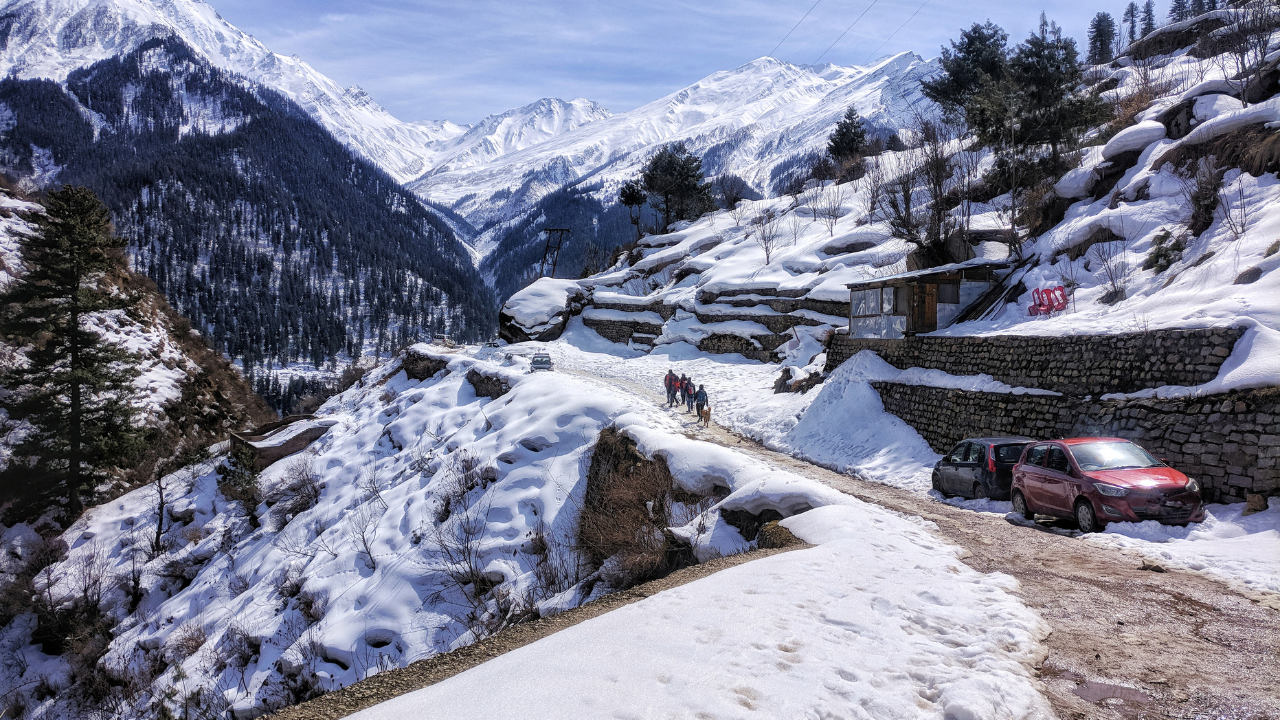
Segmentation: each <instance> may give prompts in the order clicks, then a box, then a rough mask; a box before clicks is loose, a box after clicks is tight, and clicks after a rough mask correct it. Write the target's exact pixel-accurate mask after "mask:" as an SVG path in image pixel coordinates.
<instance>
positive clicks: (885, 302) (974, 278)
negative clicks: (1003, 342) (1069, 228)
mask: <svg viewBox="0 0 1280 720" xmlns="http://www.w3.org/2000/svg"><path fill="white" fill-rule="evenodd" d="M1010 266H1011V264H1010V263H1009V262H1008V261H1006V260H986V259H982V258H978V259H974V260H967V261H965V262H962V263H955V264H952V265H943V266H941V267H936V268H929V269H927V270H913V271H911V272H905V273H900V274H898V275H889V276H886V277H881V278H874V279H871V280H864V281H862V282H856V283H850V284H849V285H848V286H847V287H848V288H849V337H869V338H899V337H906V336H910V335H916V334H919V333H930V332H933V331H935V330H939V329H941V328H945V327H947V326H948V325H950V324H952V323H953V322H955V321H956V319H957V318H959V317H960V316H961V315H962V314H963V313H964V311H965V310H966V309H968V308H969V306H971V305H973V303H974V302H976V301H977V300H978V299H979V298H981V297H982V296H983V295H984V294H986V292H987V291H988V290H990V289H991V285H992V283H994V282H996V281H997V280H999V278H1000V276H999V273H1000V271H1002V270H1007V269H1008V268H1009V267H1010Z"/></svg>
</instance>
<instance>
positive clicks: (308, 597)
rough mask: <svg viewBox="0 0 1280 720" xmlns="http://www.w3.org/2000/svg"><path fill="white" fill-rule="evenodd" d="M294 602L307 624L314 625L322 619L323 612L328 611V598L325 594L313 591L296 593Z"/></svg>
mask: <svg viewBox="0 0 1280 720" xmlns="http://www.w3.org/2000/svg"><path fill="white" fill-rule="evenodd" d="M296 602H297V604H298V611H299V612H301V613H302V617H303V618H305V619H306V621H307V624H308V625H315V624H316V623H318V622H320V621H321V620H323V619H324V616H325V613H327V612H329V600H328V597H327V596H325V595H321V594H319V593H315V592H310V591H307V592H300V593H298V596H297V599H296Z"/></svg>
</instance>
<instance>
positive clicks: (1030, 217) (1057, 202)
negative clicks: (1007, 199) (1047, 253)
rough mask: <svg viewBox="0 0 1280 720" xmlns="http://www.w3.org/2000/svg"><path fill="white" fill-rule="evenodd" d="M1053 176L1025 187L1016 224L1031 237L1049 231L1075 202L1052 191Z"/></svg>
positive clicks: (1060, 220)
mask: <svg viewBox="0 0 1280 720" xmlns="http://www.w3.org/2000/svg"><path fill="white" fill-rule="evenodd" d="M1054 183H1055V179H1054V178H1047V179H1045V180H1042V181H1040V182H1038V183H1036V184H1035V185H1032V186H1031V187H1029V188H1027V189H1026V191H1025V192H1024V193H1023V196H1022V203H1021V208H1020V210H1021V211H1020V212H1019V214H1018V218H1017V224H1018V225H1021V226H1022V227H1025V228H1027V232H1028V233H1030V234H1031V235H1032V236H1033V237H1034V236H1039V235H1043V234H1044V233H1047V232H1049V230H1051V229H1052V228H1053V226H1055V225H1057V224H1058V223H1060V222H1062V219H1063V218H1065V217H1066V216H1067V210H1068V209H1070V208H1071V205H1072V204H1073V203H1075V200H1072V199H1070V198H1061V197H1058V194H1057V193H1056V192H1055V191H1054Z"/></svg>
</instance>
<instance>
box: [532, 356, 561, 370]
mask: <svg viewBox="0 0 1280 720" xmlns="http://www.w3.org/2000/svg"><path fill="white" fill-rule="evenodd" d="M554 369H555V368H554V367H552V364H551V356H550V355H548V354H546V353H537V354H536V355H534V356H533V359H532V360H530V361H529V372H538V371H539V370H554Z"/></svg>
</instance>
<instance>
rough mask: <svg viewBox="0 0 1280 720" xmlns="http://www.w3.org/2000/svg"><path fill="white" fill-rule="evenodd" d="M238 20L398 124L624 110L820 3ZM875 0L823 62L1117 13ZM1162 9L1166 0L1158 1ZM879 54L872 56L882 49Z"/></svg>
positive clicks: (492, 0) (288, 12) (710, 67)
mask: <svg viewBox="0 0 1280 720" xmlns="http://www.w3.org/2000/svg"><path fill="white" fill-rule="evenodd" d="M210 1H211V2H212V4H213V5H214V6H215V7H216V8H217V9H218V10H219V12H221V13H222V15H223V17H225V18H226V19H227V20H228V21H230V22H231V23H232V24H234V25H236V26H238V27H239V28H240V29H242V30H244V31H245V32H248V33H250V34H252V35H254V36H255V37H257V38H258V39H259V40H261V41H262V42H264V43H265V44H266V45H267V46H268V47H270V48H271V49H272V50H274V51H276V52H278V53H281V54H284V55H294V54H296V55H299V56H301V57H302V58H303V59H305V60H306V61H307V62H309V63H311V64H312V65H313V66H315V67H316V68H317V69H318V70H320V71H321V72H323V73H325V74H326V75H328V76H329V77H331V78H333V79H334V80H336V81H338V82H339V83H342V84H343V85H360V86H361V87H363V88H364V89H365V90H367V91H369V93H370V94H371V95H372V96H373V97H374V98H375V99H376V100H377V101H378V102H380V103H381V104H382V105H383V106H385V107H386V108H387V109H388V110H390V111H391V112H392V113H393V114H394V115H396V116H397V117H399V118H401V119H403V120H453V121H455V122H475V121H476V120H478V119H480V118H481V117H483V116H485V115H488V114H490V113H495V112H501V111H503V110H507V109H509V108H512V107H518V106H520V105H524V104H526V103H529V102H533V101H534V100H537V99H539V98H542V97H561V98H565V99H571V98H575V97H585V98H589V99H591V100H595V101H597V102H599V103H601V104H602V105H604V106H605V107H607V108H609V109H610V110H613V111H614V112H620V111H625V110H630V109H632V108H634V107H637V106H639V105H643V104H644V103H646V102H649V101H651V100H656V99H658V98H660V97H662V96H664V95H666V94H668V93H671V92H673V91H675V90H678V89H680V88H681V87H684V86H686V85H688V84H690V83H693V82H696V81H697V80H698V79H700V78H702V77H705V76H707V75H709V74H711V73H713V72H715V71H717V70H727V69H730V68H733V67H737V66H738V65H741V64H743V63H746V62H750V61H751V60H754V59H755V58H758V57H761V56H763V55H767V54H769V53H770V51H771V50H773V48H774V46H775V45H777V43H778V41H779V40H782V38H783V36H784V35H786V34H787V31H788V30H790V29H791V28H792V26H794V25H795V24H796V22H797V21H799V20H800V18H801V17H803V16H804V15H805V13H806V11H808V10H809V9H810V8H811V7H813V5H814V0H720V1H718V2H701V3H696V2H680V1H679V0H643V1H642V0H558V1H556V2H551V1H550V0H461V1H460V2H459V1H457V0H454V1H452V2H446V1H445V0H399V1H397V2H382V1H379V2H351V1H349V2H342V1H340V0H305V1H304V0H272V1H271V2H262V0H210ZM921 2H922V0H875V5H874V6H871V9H870V11H869V12H867V13H866V15H865V17H863V18H862V20H861V21H859V22H858V24H857V25H856V26H855V27H854V28H853V30H852V31H850V32H849V33H848V34H847V35H846V36H845V37H844V38H843V39H842V40H840V42H839V43H837V44H836V46H835V47H834V48H833V49H832V50H831V51H830V52H829V53H828V54H827V55H826V57H824V58H823V62H835V63H838V64H842V65H856V64H862V63H865V62H866V61H867V60H868V59H870V56H871V55H872V54H875V55H885V54H888V53H893V52H900V51H904V50H911V51H914V52H917V53H919V54H921V55H923V56H924V57H933V56H935V55H937V53H938V49H939V47H940V46H941V45H942V44H943V43H944V42H946V41H947V40H949V39H951V38H953V37H955V36H956V34H957V32H958V30H959V28H961V27H967V26H968V25H969V24H971V23H973V22H975V21H976V22H981V21H983V20H986V19H988V18H989V19H991V20H994V21H995V22H997V23H999V24H1000V25H1002V26H1004V27H1005V29H1006V30H1008V31H1009V33H1010V35H1011V36H1013V37H1014V38H1016V39H1020V38H1021V37H1023V36H1025V35H1026V34H1027V33H1028V32H1029V31H1031V30H1032V29H1033V28H1034V27H1035V26H1036V24H1037V22H1038V17H1039V13H1040V11H1041V10H1045V11H1047V12H1048V13H1049V16H1050V18H1052V19H1054V20H1057V21H1058V22H1059V23H1060V24H1061V25H1062V26H1063V28H1064V29H1065V30H1066V31H1067V33H1068V34H1071V35H1073V36H1075V37H1077V38H1078V39H1083V37H1084V34H1085V28H1086V27H1087V25H1088V21H1089V18H1090V17H1092V15H1093V13H1095V12H1097V11H1099V10H1107V11H1110V12H1112V14H1113V15H1118V14H1119V12H1120V11H1121V10H1122V9H1123V7H1124V4H1123V3H1120V2H1116V0H1111V2H1114V3H1115V7H1110V6H1107V5H1099V6H1097V7H1095V6H1088V7H1082V6H1081V5H1080V4H1079V3H1068V2H1065V1H1064V0H1042V2H1040V3H1029V2H1019V1H1018V0H987V1H986V2H973V1H972V0H966V1H959V0H928V2H927V5H925V6H924V8H923V10H920V11H919V14H917V15H916V16H915V18H914V19H913V20H911V22H910V23H908V24H907V25H906V26H905V27H903V28H902V30H901V32H899V33H898V34H897V35H896V36H895V37H893V38H892V39H889V41H888V43H887V44H884V43H885V40H886V39H888V38H889V36H890V35H891V34H892V33H893V32H894V31H895V30H896V29H897V28H899V27H900V26H902V24H903V23H904V22H905V21H907V19H908V18H909V17H910V16H911V15H912V13H914V12H916V11H917V10H918V9H919V8H920V7H921ZM1160 4H1161V5H1166V4H1167V3H1164V2H1162V3H1160ZM870 5H871V0H819V2H818V4H817V7H816V8H815V9H814V10H813V12H812V14H810V15H809V17H808V18H807V19H806V20H805V21H804V22H803V23H802V24H801V25H800V26H799V28H797V29H796V31H795V32H794V34H792V35H791V37H790V38H788V39H787V41H786V42H784V43H783V44H782V46H781V47H780V48H778V51H777V52H776V53H775V57H778V58H780V59H782V60H786V61H788V62H794V63H800V64H809V63H812V62H814V61H815V60H817V59H818V57H819V56H820V55H822V53H823V52H824V51H825V50H826V49H827V48H828V47H829V46H831V44H832V43H833V42H835V41H836V39H837V37H839V36H840V34H841V33H842V32H843V31H844V30H845V28H846V27H848V26H849V24H850V23H852V22H853V21H854V19H855V18H856V17H858V15H859V14H860V13H862V12H863V11H864V10H866V9H867V8H868V6H870ZM882 44H884V47H883V48H882V49H880V50H879V51H878V52H877V50H876V49H877V48H878V47H880V46H881V45H882Z"/></svg>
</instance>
